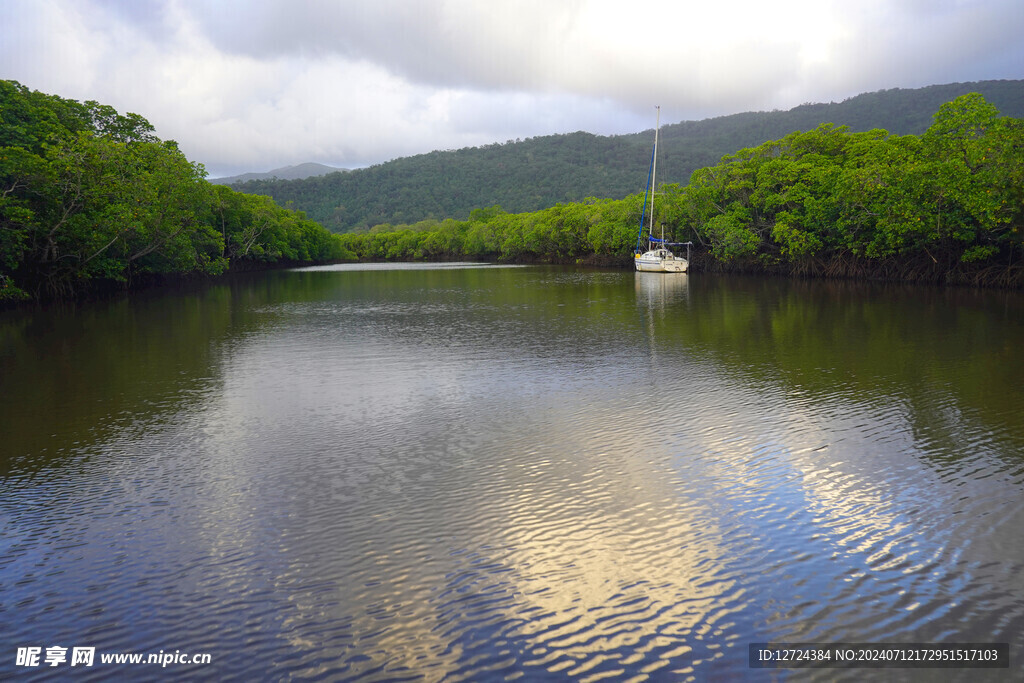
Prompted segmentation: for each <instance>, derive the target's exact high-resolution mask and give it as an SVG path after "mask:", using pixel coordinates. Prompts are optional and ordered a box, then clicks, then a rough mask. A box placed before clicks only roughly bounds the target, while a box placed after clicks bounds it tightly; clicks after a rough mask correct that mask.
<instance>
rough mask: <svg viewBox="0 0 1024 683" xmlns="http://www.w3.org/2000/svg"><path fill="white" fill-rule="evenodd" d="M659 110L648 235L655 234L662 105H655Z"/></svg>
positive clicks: (655, 128) (655, 125) (652, 163)
mask: <svg viewBox="0 0 1024 683" xmlns="http://www.w3.org/2000/svg"><path fill="white" fill-rule="evenodd" d="M654 108H655V109H656V110H657V111H658V117H657V119H656V122H655V124H654V157H653V159H652V161H651V217H650V227H649V228H648V230H647V236H648V237H653V236H654V192H655V188H657V187H658V184H657V182H656V177H657V175H658V130H659V129H660V128H661V105H655V107H654Z"/></svg>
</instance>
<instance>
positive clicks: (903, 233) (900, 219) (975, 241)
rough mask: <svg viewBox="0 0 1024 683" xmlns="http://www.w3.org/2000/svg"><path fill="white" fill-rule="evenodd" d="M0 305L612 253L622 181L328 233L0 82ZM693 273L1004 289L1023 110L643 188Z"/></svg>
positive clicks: (755, 159)
mask: <svg viewBox="0 0 1024 683" xmlns="http://www.w3.org/2000/svg"><path fill="white" fill-rule="evenodd" d="M0 123H2V127H0V303H8V304H10V303H13V302H25V301H29V302H31V301H45V300H51V299H73V298H80V297H82V296H86V295H89V294H90V293H94V292H97V291H100V290H111V289H132V288H135V287H137V286H139V285H141V284H146V283H152V282H170V281H174V280H175V279H190V278H195V277H196V276H200V277H205V276H216V275H220V274H224V273H228V272H239V271H251V270H259V269H267V268H274V267H282V266H286V265H309V264H317V263H330V262H341V261H418V260H428V261H447V260H464V259H470V260H483V261H504V262H520V263H558V264H582V265H596V266H622V267H631V262H632V250H633V247H634V246H635V244H636V240H637V230H638V226H639V220H640V215H641V208H642V207H641V204H642V203H643V196H642V195H641V194H633V195H629V196H627V197H625V198H623V199H598V198H593V197H591V198H587V199H585V200H584V201H582V202H575V203H565V204H557V205H555V206H552V207H550V208H546V209H542V210H539V211H533V212H527V213H508V212H505V211H504V210H502V208H501V207H500V206H491V207H484V208H478V209H474V210H473V211H472V212H470V214H469V218H468V219H467V220H457V219H452V218H448V219H444V220H435V219H429V220H424V221H419V222H417V223H414V224H411V225H390V224H381V225H376V226H374V227H372V228H370V229H369V230H366V231H364V232H356V233H343V234H335V233H331V232H330V231H328V230H327V229H326V228H324V227H323V226H321V225H319V224H318V223H316V222H314V221H312V220H310V219H309V218H307V217H306V215H305V214H304V213H303V212H301V211H294V210H291V209H287V208H282V207H280V206H278V205H276V204H275V203H274V202H273V200H272V199H271V198H270V197H267V196H262V195H249V194H243V193H241V192H236V191H234V190H232V189H230V188H228V187H227V186H224V185H214V184H211V183H209V182H208V181H206V180H205V172H204V169H203V167H202V166H201V165H199V164H196V163H192V162H189V161H188V160H187V159H186V158H185V156H184V155H183V154H182V153H181V151H180V150H179V149H178V147H177V145H176V143H174V142H173V141H161V140H160V139H159V138H157V137H156V136H155V135H154V133H153V127H152V126H151V125H150V124H149V122H148V121H146V120H145V119H144V118H142V117H141V116H139V115H137V114H127V115H121V114H119V113H118V112H116V111H115V110H114V109H113V108H111V107H109V106H106V105H100V104H98V103H96V102H86V103H84V104H83V103H79V102H77V101H73V100H65V99H63V98H60V97H57V96H53V95H46V94H43V93H39V92H37V91H30V90H28V89H27V88H25V87H24V86H22V85H20V84H18V83H17V82H14V81H0ZM658 192H659V194H660V197H659V199H658V202H657V204H658V214H657V216H656V217H655V222H656V223H658V224H661V223H664V224H665V229H666V234H668V235H671V236H672V237H673V238H674V239H675V240H676V241H692V242H693V243H694V246H695V249H694V254H693V268H692V269H693V270H695V271H705V272H708V271H713V272H743V273H762V274H769V275H785V276H796V277H823V278H850V279H879V280H891V281H903V282H924V283H937V284H957V285H970V286H981V287H1003V288H1015V289H1019V288H1022V287H1024V119H1016V118H1012V117H1006V116H1001V115H1000V113H999V111H998V110H997V109H996V108H995V107H994V106H993V105H991V104H989V103H988V102H987V101H986V100H985V99H984V98H983V97H982V96H981V95H979V94H976V93H972V94H968V95H964V96H961V97H958V98H956V99H955V100H953V101H951V102H949V103H947V104H945V105H943V106H942V107H940V109H939V111H938V112H937V113H936V114H935V116H934V122H933V124H932V126H931V127H930V128H929V129H928V130H927V131H926V132H925V133H923V134H922V135H892V134H889V133H888V132H887V131H885V130H881V129H876V130H871V131H867V132H858V133H854V132H851V131H850V130H849V129H848V128H846V127H844V126H834V125H831V124H824V125H821V126H819V127H818V128H816V129H813V130H810V131H806V132H794V133H791V134H790V135H787V136H785V137H783V138H781V139H778V140H772V141H769V142H765V143H764V144H761V145H759V146H757V147H752V148H747V149H742V150H739V151H737V152H736V153H734V154H730V155H727V156H725V157H723V158H722V159H721V161H720V162H719V163H718V164H717V165H715V166H709V167H705V168H700V169H698V170H697V171H695V172H694V173H693V174H692V176H691V177H690V182H689V184H688V185H685V186H680V185H679V184H665V185H661V186H660V187H659V188H658Z"/></svg>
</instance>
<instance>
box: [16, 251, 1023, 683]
mask: <svg viewBox="0 0 1024 683" xmlns="http://www.w3.org/2000/svg"><path fill="white" fill-rule="evenodd" d="M1022 344H1024V296H1022V295H1021V294H1020V293H1007V292H997V291H980V292H979V291H971V290H962V289H941V288H932V287H905V286H895V285H881V284H855V283H847V282H838V283H837V282H825V281H795V280H776V279H763V278H749V277H748V278H743V277H725V276H711V275H702V274H691V275H660V274H648V273H633V272H628V271H604V270H585V269H572V268H554V267H535V266H529V267H514V266H509V267H505V266H495V265H479V264H443V265H344V266H330V267H320V268H308V269H300V270H294V271H281V272H271V273H264V274H258V275H254V276H249V277H244V278H243V277H239V278H235V279H232V280H227V281H224V282H221V283H218V284H215V285H212V286H208V287H203V288H197V289H194V290H190V291H176V292H148V293H143V294H140V295H137V296H134V297H132V298H125V299H116V300H110V301H104V302H97V303H91V304H83V305H80V306H78V307H74V308H53V309H49V310H40V311H20V312H8V313H6V314H3V315H2V316H0V354H2V355H0V372H2V375H0V439H2V442H0V639H2V641H3V648H2V649H0V678H3V679H5V680H7V679H11V678H16V679H18V680H35V679H38V680H43V679H48V677H49V676H50V675H52V674H65V675H68V674H75V678H76V679H81V680H99V679H108V678H111V677H130V678H133V679H136V680H148V679H154V680H167V678H168V677H173V678H178V679H192V680H195V679H219V680H246V681H248V680H290V679H317V680H360V681H363V680H367V681H383V680H387V681H398V680H403V681H404V680H415V681H420V680H423V681H441V680H445V681H489V680H511V679H515V678H521V680H529V681H533V680H578V681H592V680H602V679H608V680H688V679H695V680H706V679H709V678H711V679H733V680H735V679H750V680H786V679H793V680H850V681H855V680H864V679H865V678H867V677H868V676H870V675H876V676H877V675H878V674H883V673H884V674H885V675H886V680H936V679H937V677H939V676H941V677H943V678H941V680H970V681H978V680H1006V679H1007V677H1008V676H1010V675H1020V673H1021V672H1022V670H1024V669H1022V666H1024V660H1022V655H1024V645H1022V638H1021V635H1022V634H1024V353H1022V348H1024V345H1022ZM798 642H799V643H829V644H837V643H882V644H892V643H1009V653H1010V667H1011V668H1010V670H1009V671H1008V670H1007V669H1005V668H1004V669H1000V670H992V669H989V670H978V669H965V668H958V669H943V670H937V669H923V670H922V669H899V670H885V671H880V670H877V669H870V670H869V669H864V668H858V669H837V668H830V669H821V670H806V669H802V670H798V669H779V670H774V671H759V670H753V669H751V668H750V666H749V659H748V654H749V647H750V645H751V644H752V643H798ZM57 647H60V648H66V649H67V653H66V657H65V660H64V661H61V657H60V651H59V650H54V649H53V648H57ZM28 648H38V650H37V651H36V653H37V654H38V664H37V665H34V666H33V665H32V659H31V655H32V652H33V651H31V650H29V649H28ZM75 648H83V649H84V650H83V652H87V651H88V650H89V649H90V648H93V649H94V653H95V661H94V662H92V663H91V665H89V664H87V663H86V662H85V661H84V660H80V661H79V662H78V663H77V664H76V665H75V666H72V661H73V656H75V657H76V656H78V655H75V654H74V653H75V650H74V649H75ZM110 653H122V654H124V653H144V654H146V655H148V654H152V653H159V654H160V656H163V655H170V653H177V654H178V655H181V653H186V654H187V655H188V656H189V657H191V656H192V655H194V654H196V653H199V654H205V655H209V657H208V659H209V662H208V663H206V662H205V661H200V662H197V663H191V662H186V661H175V662H171V663H169V664H167V665H166V666H161V665H159V664H149V665H147V664H139V665H131V664H126V663H122V664H117V663H103V662H101V661H100V657H101V655H102V654H110ZM83 656H84V655H83ZM48 657H49V659H50V660H51V662H52V660H57V661H56V663H55V664H51V663H48V662H47V661H46V660H47V658H48ZM179 659H182V660H183V659H184V656H181V657H179Z"/></svg>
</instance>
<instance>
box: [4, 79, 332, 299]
mask: <svg viewBox="0 0 1024 683" xmlns="http://www.w3.org/2000/svg"><path fill="white" fill-rule="evenodd" d="M204 177H205V172H204V170H203V168H202V166H201V165H199V164H196V163H192V162H190V161H189V160H188V159H186V158H185V156H184V155H183V154H182V153H181V151H180V150H179V149H178V147H177V145H176V144H175V143H174V142H173V141H162V140H160V139H159V138H157V137H156V135H154V133H153V127H152V126H151V125H150V124H149V122H148V121H146V119H144V118H143V117H141V116H139V115H137V114H127V115H121V114H119V113H118V112H117V111H116V110H114V109H113V108H112V107H109V106H106V105H101V104H98V103H96V102H86V103H84V104H83V103H79V102H76V101H73V100H66V99H62V98H60V97H56V96H53V95H45V94H43V93H39V92H34V91H30V90H29V89H28V88H26V87H24V86H22V85H21V84H19V83H16V82H14V81H0V300H17V299H29V298H36V297H45V296H58V297H67V296H74V295H76V294H78V293H81V292H82V291H83V290H86V289H88V288H89V286H90V285H91V284H93V283H96V282H100V281H115V282H123V283H128V284H130V283H131V282H133V281H137V280H138V279H139V278H140V276H148V275H169V274H171V275H173V274H186V273H209V274H216V273H221V272H224V271H225V270H226V269H227V268H228V267H229V265H232V264H236V263H238V262H243V261H253V262H274V261H282V260H287V261H305V262H308V261H319V260H328V259H337V258H343V257H345V256H346V255H348V254H347V252H345V251H344V249H343V248H342V245H341V243H340V241H339V240H338V238H337V237H336V236H334V235H332V234H331V233H329V232H328V231H327V230H325V229H324V228H323V227H321V226H319V225H318V224H316V223H315V222H313V221H311V220H308V219H307V218H305V216H304V215H303V214H302V213H300V212H295V211H291V210H288V209H283V208H280V207H278V206H276V205H275V204H274V203H273V202H272V201H271V200H269V199H268V198H266V197H250V196H247V195H243V194H240V193H237V192H234V191H232V190H230V189H228V188H226V187H214V186H212V185H210V184H209V183H208V182H206V180H205V179H204Z"/></svg>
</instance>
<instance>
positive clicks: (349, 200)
mask: <svg viewBox="0 0 1024 683" xmlns="http://www.w3.org/2000/svg"><path fill="white" fill-rule="evenodd" d="M969 92H977V93H981V94H982V95H983V96H984V97H985V99H986V100H987V101H988V102H990V103H991V104H993V105H995V106H996V108H998V109H999V110H1000V111H1001V112H1002V113H1003V114H1004V115H1007V116H1012V117H1024V81H1021V80H1015V81H981V82H976V83H955V84H949V85H936V86H930V87H927V88H918V89H912V90H908V89H894V90H883V91H879V92H873V93H866V94H863V95H858V96H856V97H853V98H850V99H848V100H845V101H843V102H839V103H830V104H804V105H801V106H799V107H796V108H794V109H791V110H789V111H772V112H751V113H745V114H734V115H731V116H722V117H718V118H713V119H706V120H703V121H686V122H682V123H676V124H671V125H666V126H663V127H662V131H661V140H662V144H661V145H660V146H659V155H658V156H659V160H658V179H659V183H661V182H665V183H680V184H686V183H687V181H688V180H689V178H690V175H691V174H692V173H693V171H695V170H697V169H699V168H703V167H707V166H713V165H715V164H716V163H718V161H719V159H721V157H722V156H724V155H726V154H731V153H733V152H735V151H736V150H738V149H743V148H747V147H754V146H757V145H759V144H761V143H763V142H765V141H768V140H772V139H777V138H781V137H783V136H785V135H787V134H789V133H791V132H793V131H798V130H802V131H807V130H812V129H814V128H816V127H817V126H818V125H820V124H822V123H834V124H836V125H846V126H849V127H850V129H851V130H853V131H867V130H872V129H875V128H882V129H885V130H887V131H889V132H891V133H896V134H901V135H905V134H920V133H923V132H924V131H925V130H926V129H927V128H928V126H929V125H930V124H931V122H932V116H933V115H934V113H935V111H936V110H937V109H938V108H939V107H940V106H941V105H942V104H943V103H945V102H949V101H951V100H953V99H955V98H956V97H958V96H960V95H963V94H965V93H969ZM652 140H653V129H651V130H647V131H643V132H641V133H636V134H631V135H619V136H610V137H605V136H597V135H592V134H590V133H584V132H577V133H571V134H568V135H549V136H543V137H536V138H530V139H527V140H522V141H515V142H512V141H510V142H507V143H505V144H493V145H486V146H483V147H473V148H465V149H460V150H449V151H437V152H431V153H429V154H420V155H417V156H412V157H404V158H401V159H396V160H394V161H390V162H387V163H384V164H379V165H377V166H371V167H370V168H366V169H361V170H357V171H352V172H349V173H333V174H329V175H325V176H321V177H317V178H307V179H304V180H291V181H282V180H258V181H250V182H247V183H242V184H238V185H233V187H235V188H236V189H239V190H242V191H244V192H246V193H249V194H264V195H269V196H272V197H273V198H274V200H275V201H276V202H277V203H278V204H280V205H282V206H284V205H289V206H290V207H291V208H293V209H299V210H302V211H305V212H306V214H307V215H308V216H309V217H310V218H312V219H314V220H316V221H318V222H320V223H321V224H322V225H324V226H326V227H327V228H329V229H330V230H332V231H335V232H349V231H353V230H359V229H366V228H369V227H372V226H373V225H377V224H381V223H391V224H402V223H414V222H416V221H420V220H423V219H426V218H438V219H442V218H449V217H451V218H460V219H463V218H466V217H468V216H469V213H470V211H472V210H473V209H475V208H479V207H486V206H493V205H496V204H497V205H500V206H501V207H502V208H503V209H504V210H506V211H509V212H513V213H521V212H527V211H536V210H539V209H542V208H545V207H549V206H554V205H555V204H558V203H559V202H573V201H580V200H582V199H584V198H586V197H597V198H622V197H625V196H626V195H628V194H631V193H634V192H638V191H643V185H644V182H645V181H646V178H647V167H648V162H649V159H650V145H651V142H652ZM289 202H291V204H288V203H289Z"/></svg>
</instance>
